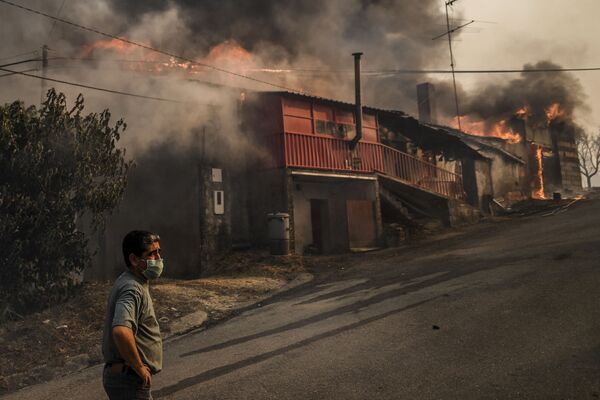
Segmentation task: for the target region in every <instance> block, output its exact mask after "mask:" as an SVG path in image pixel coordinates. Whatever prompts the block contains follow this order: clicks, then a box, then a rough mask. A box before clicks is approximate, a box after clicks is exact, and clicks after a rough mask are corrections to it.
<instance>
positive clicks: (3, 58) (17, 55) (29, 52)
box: [0, 50, 38, 61]
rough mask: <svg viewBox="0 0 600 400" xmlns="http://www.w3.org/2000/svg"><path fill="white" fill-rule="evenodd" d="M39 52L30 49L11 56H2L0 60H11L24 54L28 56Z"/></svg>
mask: <svg viewBox="0 0 600 400" xmlns="http://www.w3.org/2000/svg"><path fill="white" fill-rule="evenodd" d="M37 52H38V51H37V50H33V51H28V52H27V53H20V54H15V55H14V56H10V57H2V58H0V61H4V60H10V59H11V58H17V57H22V56H28V55H29V54H35V53H37Z"/></svg>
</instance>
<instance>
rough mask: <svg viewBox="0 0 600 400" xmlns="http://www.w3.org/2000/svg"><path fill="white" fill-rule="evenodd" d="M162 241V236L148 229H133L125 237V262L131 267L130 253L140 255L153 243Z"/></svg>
mask: <svg viewBox="0 0 600 400" xmlns="http://www.w3.org/2000/svg"><path fill="white" fill-rule="evenodd" d="M155 242H160V236H158V235H157V234H156V233H152V232H148V231H131V232H129V233H128V234H127V235H125V237H124V238H123V258H124V259H125V264H126V265H127V266H128V267H131V263H130V262H129V255H130V254H131V253H133V254H135V255H136V256H138V257H140V256H141V255H142V253H144V251H146V250H147V249H148V247H150V245H151V244H152V243H155Z"/></svg>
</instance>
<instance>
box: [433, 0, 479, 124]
mask: <svg viewBox="0 0 600 400" xmlns="http://www.w3.org/2000/svg"><path fill="white" fill-rule="evenodd" d="M457 1H458V0H448V1H446V3H445V4H446V28H447V30H446V33H444V34H442V35H439V36H436V37H434V38H433V39H431V40H436V39H439V38H441V37H443V36H446V35H447V36H448V48H449V49H450V68H452V84H453V86H454V104H455V105H456V121H457V123H458V130H459V131H460V130H462V127H461V125H460V108H459V106H458V93H457V91H456V73H455V71H454V53H453V51H452V33H454V32H456V31H458V30H459V29H462V28H464V27H465V26H467V25H471V24H472V23H473V22H475V20H471V21H469V22H467V23H465V24H462V25H460V26H457V27H456V28H450V17H449V15H448V7H452V6H453V5H454V3H456V2H457Z"/></svg>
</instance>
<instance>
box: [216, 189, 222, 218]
mask: <svg viewBox="0 0 600 400" xmlns="http://www.w3.org/2000/svg"><path fill="white" fill-rule="evenodd" d="M224 196H225V192H224V191H223V190H215V191H214V204H215V214H216V215H223V214H225V198H224Z"/></svg>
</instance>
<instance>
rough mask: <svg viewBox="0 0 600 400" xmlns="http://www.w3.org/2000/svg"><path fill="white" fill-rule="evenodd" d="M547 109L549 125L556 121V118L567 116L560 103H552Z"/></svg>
mask: <svg viewBox="0 0 600 400" xmlns="http://www.w3.org/2000/svg"><path fill="white" fill-rule="evenodd" d="M545 111H546V119H547V122H548V126H550V124H551V123H552V122H554V121H555V120H557V119H559V118H562V117H564V116H565V112H564V110H562V109H561V108H560V104H559V103H554V104H552V105H551V106H550V107H548V108H547V109H546V110H545Z"/></svg>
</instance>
